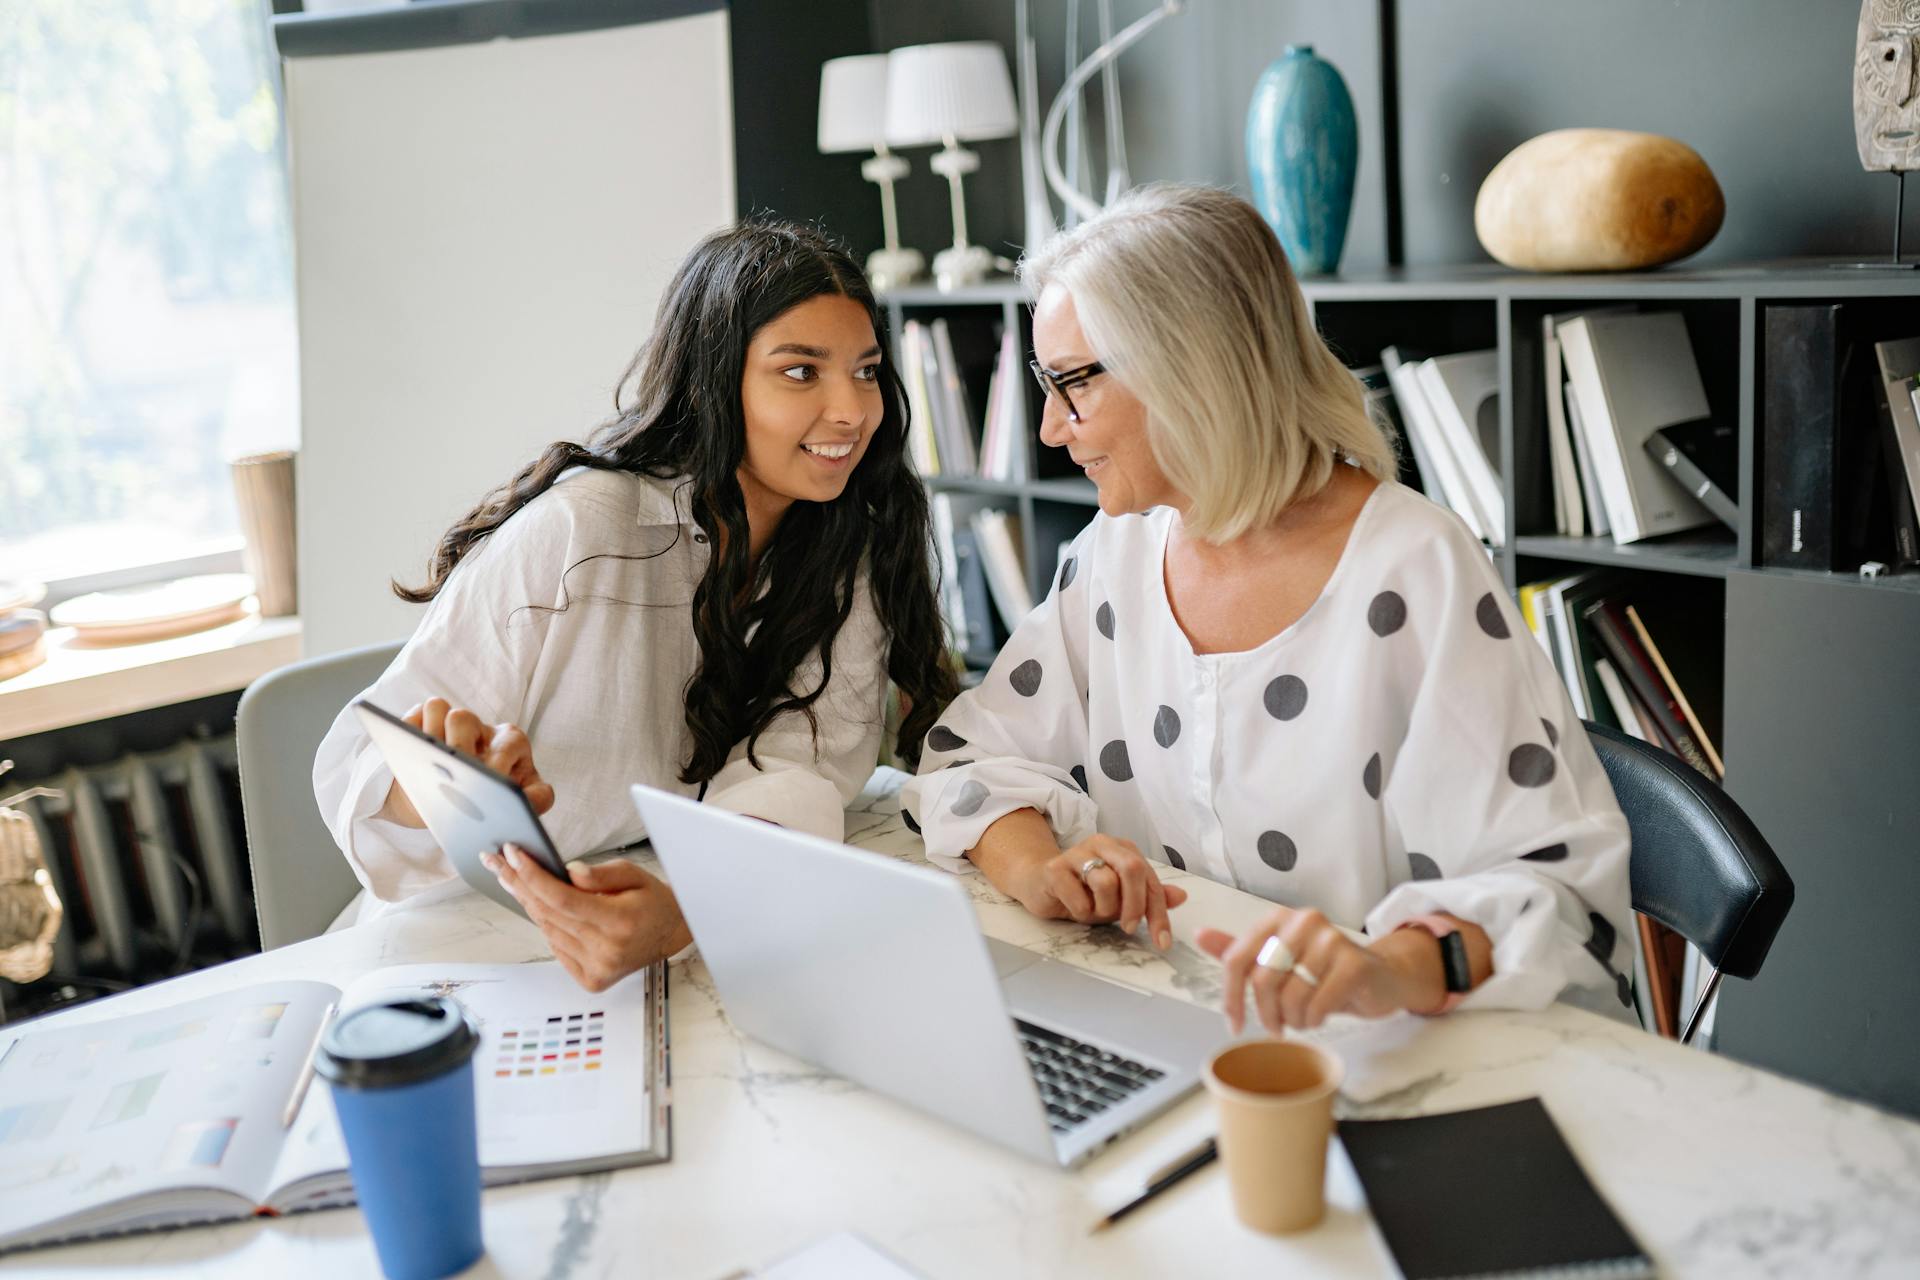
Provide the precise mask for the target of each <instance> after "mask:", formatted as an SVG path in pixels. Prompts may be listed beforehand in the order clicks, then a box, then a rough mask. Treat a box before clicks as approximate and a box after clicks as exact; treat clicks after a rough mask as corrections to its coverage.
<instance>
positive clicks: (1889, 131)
mask: <svg viewBox="0 0 1920 1280" xmlns="http://www.w3.org/2000/svg"><path fill="white" fill-rule="evenodd" d="M1917 60H1920V0H1862V2H1861V5H1860V34H1859V40H1858V43H1857V45H1856V47H1855V49H1854V57H1853V137H1854V142H1855V144H1856V145H1857V146H1858V147H1859V148H1860V163H1861V165H1863V166H1864V167H1865V168H1866V169H1868V170H1869V171H1870V172H1883V171H1886V170H1890V169H1898V170H1901V171H1903V172H1904V171H1906V170H1908V169H1920V71H1917V70H1916V61H1917Z"/></svg>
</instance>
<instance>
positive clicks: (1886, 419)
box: [1868, 378, 1920, 569]
mask: <svg viewBox="0 0 1920 1280" xmlns="http://www.w3.org/2000/svg"><path fill="white" fill-rule="evenodd" d="M1875 382H1876V383H1879V379H1877V378H1876V379H1875ZM1880 392H1881V393H1880V394H1878V395H1877V396H1876V401H1877V412H1876V417H1875V424H1876V430H1875V432H1874V434H1875V435H1876V436H1877V437H1878V439H1879V442H1880V448H1879V449H1878V450H1877V451H1875V452H1876V457H1877V459H1878V467H1877V468H1876V471H1875V476H1876V478H1877V480H1878V484H1877V485H1875V486H1873V487H1872V489H1871V490H1870V491H1869V494H1870V496H1869V501H1870V502H1871V504H1872V508H1873V512H1874V516H1875V517H1877V519H1876V518H1873V517H1870V518H1869V527H1877V526H1879V525H1884V526H1885V528H1886V537H1885V538H1884V540H1876V539H1873V538H1872V537H1871V536H1870V537H1869V542H1868V545H1869V546H1873V545H1877V543H1879V542H1884V552H1883V555H1884V558H1885V559H1886V561H1887V563H1888V564H1889V565H1890V566H1891V567H1893V568H1895V569H1905V568H1910V567H1912V566H1914V565H1920V518H1916V515H1915V504H1914V497H1913V486H1912V485H1911V484H1909V483H1908V482H1907V472H1906V464H1905V462H1904V461H1903V460H1902V458H1901V453H1902V449H1901V444H1900V436H1899V431H1898V428H1897V427H1896V425H1895V423H1894V419H1893V407H1892V405H1891V403H1890V402H1889V401H1888V399H1887V397H1886V395H1885V394H1884V392H1885V386H1884V384H1881V385H1880Z"/></svg>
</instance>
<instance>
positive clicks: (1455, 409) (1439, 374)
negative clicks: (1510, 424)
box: [1416, 351, 1507, 547]
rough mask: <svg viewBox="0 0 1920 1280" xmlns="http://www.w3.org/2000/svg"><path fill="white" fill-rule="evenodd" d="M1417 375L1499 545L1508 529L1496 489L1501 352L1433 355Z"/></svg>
mask: <svg viewBox="0 0 1920 1280" xmlns="http://www.w3.org/2000/svg"><path fill="white" fill-rule="evenodd" d="M1416 376H1417V377H1418V378H1419V380H1420V389H1421V390H1422V391H1424V392H1425V393H1426V396H1427V404H1428V405H1429V406H1430V407H1431V408H1432V410H1433V418H1434V421H1435V423H1436V424H1438V426H1439V429H1440V434H1441V436H1442V438H1443V439H1444V440H1445V442H1446V446H1447V449H1448V451H1449V452H1451V453H1452V455H1453V459H1454V462H1455V465H1457V466H1458V467H1459V469H1460V474H1461V477H1462V478H1463V479H1464V480H1465V481H1466V486H1467V494H1468V499H1469V501H1471V502H1472V503H1473V505H1474V509H1475V510H1476V511H1477V512H1478V513H1479V516H1480V524H1481V527H1482V528H1483V529H1484V530H1485V533H1486V538H1487V541H1489V542H1491V543H1492V544H1493V545H1494V546H1496V547H1497V546H1500V545H1501V544H1502V543H1503V542H1504V541H1505V539H1506V531H1507V500H1506V495H1505V494H1503V493H1502V492H1501V490H1500V353H1499V352H1498V351H1463V352H1461V353H1460V354H1458V355H1450V356H1434V357H1432V358H1431V359H1429V360H1426V361H1424V362H1422V363H1421V365H1420V366H1419V370H1418V373H1417V375H1416Z"/></svg>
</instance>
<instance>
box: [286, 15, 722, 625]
mask: <svg viewBox="0 0 1920 1280" xmlns="http://www.w3.org/2000/svg"><path fill="white" fill-rule="evenodd" d="M727 36H728V32H727V18H726V14H725V12H724V11H722V12H718V13H711V14H702V15H698V16H694V17H688V18H680V19H674V20H672V21H667V22H660V23H652V24H647V25H642V26H630V27H618V28H612V29H607V30H600V31H593V32H587V33H583V34H578V35H564V36H546V37H541V38H537V39H528V40H513V41H495V42H493V43H490V44H475V45H459V46H451V47H446V48H438V49H426V50H415V51H407V52H399V53H377V54H362V55H347V56H336V57H302V58H293V59H289V60H288V61H287V63H286V86H287V115H288V125H289V136H290V140H291V148H292V159H293V186H294V193H293V199H294V203H293V208H294V237H295V256H296V266H297V281H298V292H299V316H300V362H301V418H302V428H301V450H300V461H299V472H298V476H299V494H298V496H299V508H300V509H299V520H300V612H301V615H302V618H303V620H304V624H305V651H306V653H307V654H308V655H309V656H311V655H315V654H323V653H330V652H334V651H337V650H340V649H344V648H350V647H353V646H356V645H362V644H371V643H374V642H376V641H381V640H391V639H397V638H399V637H402V636H405V635H407V634H409V633H410V632H411V631H412V629H413V627H414V626H415V624H416V622H417V620H418V617H419V615H420V608H419V607H418V606H414V605H408V604H404V603H402V602H401V601H399V600H398V599H396V598H395V597H394V595H393V593H392V591H391V590H390V589H389V588H388V585H387V584H388V581H389V579H392V578H394V577H398V578H399V579H400V580H401V581H403V582H407V583H409V584H413V583H418V582H420V581H421V580H423V578H424V576H425V567H426V562H427V556H428V554H429V552H430V551H431V549H432V547H433V545H434V543H435V542H436V540H437V539H438V538H439V536H440V534H441V533H442V532H444V530H445V529H446V527H447V526H448V525H449V524H451V523H452V522H453V521H454V520H456V519H457V518H459V517H460V516H461V515H463V514H465V512H466V511H467V510H468V509H469V507H470V506H471V505H472V504H473V502H474V501H475V499H477V498H478V497H479V496H480V495H481V494H482V493H483V492H485V491H486V490H487V489H489V488H491V487H493V486H494V485H496V484H499V483H500V482H502V481H504V480H505V479H507V478H508V477H509V475H511V474H512V473H513V472H514V471H515V470H516V469H518V468H519V467H520V466H521V465H522V464H523V463H524V462H526V461H527V460H528V459H529V458H530V457H531V456H532V455H533V454H534V453H535V452H537V451H538V450H539V449H540V448H541V447H542V446H544V445H546V444H547V443H549V442H550V441H553V440H556V439H562V438H566V439H576V440H577V439H581V438H582V437H583V436H584V434H585V433H586V432H587V431H588V430H589V429H590V428H591V427H592V426H593V424H595V423H596V422H598V421H599V420H600V419H602V418H604V417H605V416H607V414H608V413H609V412H610V411H611V407H612V400H611V396H612V389H613V384H614V382H615V381H616V380H617V378H618V377H619V374H620V371H621V370H622V369H623V368H624V367H625V365H626V362H627V361H628V360H629V359H630V358H631V356H632V354H633V352H634V351H635V350H636V349H637V348H638V347H639V345H640V344H641V341H642V340H643V339H644V338H645V337H646V334H647V330H648V328H649V327H650V325H651V323H652V319H653V310H654V306H655V304H656V302H657V300H658V297H659V294H660V291H661V289H662V288H663V287H664V286H665V284H666V282H667V280H668V278H669V277H670V276H671V274H672V272H673V268H674V267H675V266H676V265H677V264H678V262H679V260H680V258H681V257H682V256H683V255H684V254H685V253H686V251H687V249H688V248H689V247H691V245H692V244H693V243H694V241H695V240H697V239H698V238H699V237H700V236H702V235H704V234H705V233H706V232H708V231H710V230H712V229H714V228H715V227H718V226H721V225H723V224H725V223H727V222H729V221H731V220H732V218H733V211H734V173H733V145H732V109H731V91H730V85H729V76H728V43H727Z"/></svg>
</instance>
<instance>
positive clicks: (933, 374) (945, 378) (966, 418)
mask: <svg viewBox="0 0 1920 1280" xmlns="http://www.w3.org/2000/svg"><path fill="white" fill-rule="evenodd" d="M927 333H928V335H929V336H930V337H931V338H932V339H933V342H932V358H933V363H932V368H931V370H930V372H929V379H930V381H931V383H932V390H933V424H934V434H935V437H936V438H937V439H938V440H939V442H940V460H941V465H942V466H943V467H945V468H946V470H947V471H948V473H949V474H951V475H956V476H973V475H979V474H980V455H979V446H978V444H977V442H976V441H975V440H974V438H973V410H972V408H971V407H970V406H969V405H968V403H967V387H966V384H965V383H964V382H962V381H961V380H960V365H959V362H958V361H956V360H955V359H954V357H953V331H952V330H951V329H950V328H948V326H947V322H946V320H945V319H939V320H935V321H934V322H933V323H932V324H931V325H929V326H927Z"/></svg>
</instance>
